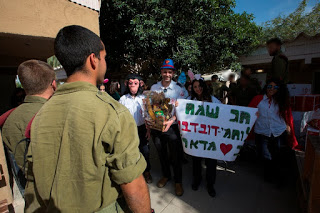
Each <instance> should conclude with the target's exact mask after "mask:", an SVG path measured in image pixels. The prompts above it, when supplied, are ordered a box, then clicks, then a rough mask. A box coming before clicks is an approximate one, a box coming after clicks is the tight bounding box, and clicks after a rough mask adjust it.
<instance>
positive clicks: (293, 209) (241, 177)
mask: <svg viewBox="0 0 320 213" xmlns="http://www.w3.org/2000/svg"><path fill="white" fill-rule="evenodd" d="M151 153H152V155H151V163H152V167H153V168H152V175H153V178H154V181H153V183H152V184H150V185H149V188H150V194H151V204H152V208H154V209H155V211H156V213H160V212H161V213H196V212H201V213H211V212H215V213H238V212H239V213H242V212H243V213H278V212H279V213H298V212H299V211H298V207H297V203H298V202H297V198H296V197H297V196H296V192H295V184H294V180H291V181H289V182H288V183H287V184H286V186H285V187H283V188H281V189H278V188H277V187H276V186H274V185H272V184H268V183H265V182H264V181H263V179H262V177H261V173H262V171H261V168H260V166H259V165H257V164H256V163H255V162H243V161H241V162H236V163H229V164H228V165H227V170H225V164H224V163H223V162H221V163H220V162H219V163H218V164H219V167H218V172H217V182H216V185H215V188H216V191H217V196H216V197H215V198H211V197H210V196H209V195H208V194H207V191H206V188H205V183H204V182H203V183H202V185H201V187H200V189H199V191H196V192H195V191H193V190H192V189H191V182H192V174H191V170H192V167H191V159H189V158H188V160H189V163H188V164H186V165H184V168H183V177H184V179H183V185H184V189H185V194H184V195H183V196H182V197H176V196H175V195H174V184H173V182H169V184H167V186H166V187H165V188H163V189H159V188H157V186H156V182H157V181H158V180H159V178H160V177H161V172H160V165H159V161H158V156H157V154H156V153H155V148H154V147H153V146H151ZM203 173H204V171H203Z"/></svg>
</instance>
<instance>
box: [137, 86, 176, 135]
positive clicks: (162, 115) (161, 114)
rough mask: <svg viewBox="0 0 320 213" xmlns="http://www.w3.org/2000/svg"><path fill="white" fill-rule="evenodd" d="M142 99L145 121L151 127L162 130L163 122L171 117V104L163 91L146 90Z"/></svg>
mask: <svg viewBox="0 0 320 213" xmlns="http://www.w3.org/2000/svg"><path fill="white" fill-rule="evenodd" d="M144 95H145V97H146V98H145V99H143V105H144V113H145V115H144V116H145V122H146V125H147V126H149V128H151V129H155V130H158V131H163V130H164V129H165V126H164V122H165V121H168V120H169V119H170V118H171V117H172V111H173V107H174V106H173V105H172V104H171V103H170V98H165V95H164V93H163V92H161V93H157V92H154V91H148V92H146V93H144Z"/></svg>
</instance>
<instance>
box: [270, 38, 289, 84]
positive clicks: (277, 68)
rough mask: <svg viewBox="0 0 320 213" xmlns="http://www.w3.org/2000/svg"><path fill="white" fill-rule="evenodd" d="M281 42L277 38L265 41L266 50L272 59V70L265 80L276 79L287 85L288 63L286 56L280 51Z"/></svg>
mask: <svg viewBox="0 0 320 213" xmlns="http://www.w3.org/2000/svg"><path fill="white" fill-rule="evenodd" d="M281 45H282V42H281V40H280V39H279V38H272V39H270V40H269V41H267V48H268V52H269V55H270V56H273V59H272V68H271V70H270V71H269V72H268V73H267V79H278V80H281V81H283V82H284V83H288V81H289V79H288V78H289V76H288V74H289V73H288V67H289V62H288V58H287V56H285V55H284V54H283V52H282V51H281Z"/></svg>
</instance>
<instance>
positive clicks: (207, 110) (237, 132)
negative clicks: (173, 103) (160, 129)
mask: <svg viewBox="0 0 320 213" xmlns="http://www.w3.org/2000/svg"><path fill="white" fill-rule="evenodd" d="M178 103H179V105H178V107H177V108H176V114H177V119H178V124H179V129H180V134H181V138H182V145H183V149H184V152H185V153H187V154H189V155H192V156H197V157H204V158H212V159H218V160H224V161H234V160H235V159H236V157H237V155H238V153H239V152H240V148H241V147H242V145H243V142H244V140H245V139H246V138H247V137H248V134H249V133H250V131H251V129H252V127H253V125H254V123H255V121H256V119H257V116H256V113H257V111H258V109H257V108H249V107H240V106H231V105H224V104H214V103H208V102H201V101H190V100H184V99H179V100H178Z"/></svg>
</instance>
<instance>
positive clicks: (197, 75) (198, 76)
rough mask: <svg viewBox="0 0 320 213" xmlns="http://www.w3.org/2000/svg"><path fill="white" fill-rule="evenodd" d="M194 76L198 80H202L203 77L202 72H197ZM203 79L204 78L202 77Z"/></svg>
mask: <svg viewBox="0 0 320 213" xmlns="http://www.w3.org/2000/svg"><path fill="white" fill-rule="evenodd" d="M194 78H195V79H196V80H200V79H201V74H195V75H194ZM202 80H203V79H202Z"/></svg>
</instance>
